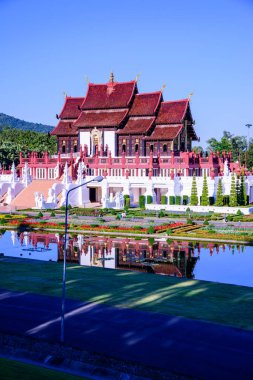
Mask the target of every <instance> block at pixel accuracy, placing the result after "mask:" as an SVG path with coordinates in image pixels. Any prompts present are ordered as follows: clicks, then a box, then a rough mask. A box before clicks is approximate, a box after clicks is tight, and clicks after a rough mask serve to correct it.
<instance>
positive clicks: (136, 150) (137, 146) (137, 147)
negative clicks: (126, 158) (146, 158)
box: [135, 144, 139, 152]
mask: <svg viewBox="0 0 253 380" xmlns="http://www.w3.org/2000/svg"><path fill="white" fill-rule="evenodd" d="M138 150H139V144H135V152H138Z"/></svg>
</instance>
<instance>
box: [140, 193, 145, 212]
mask: <svg viewBox="0 0 253 380" xmlns="http://www.w3.org/2000/svg"><path fill="white" fill-rule="evenodd" d="M139 207H140V209H142V210H144V209H145V195H140V196H139Z"/></svg>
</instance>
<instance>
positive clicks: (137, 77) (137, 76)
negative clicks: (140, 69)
mask: <svg viewBox="0 0 253 380" xmlns="http://www.w3.org/2000/svg"><path fill="white" fill-rule="evenodd" d="M140 76H141V74H140V73H139V74H137V75H136V78H135V80H136V82H138V80H139V79H140Z"/></svg>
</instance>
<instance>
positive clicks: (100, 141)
mask: <svg viewBox="0 0 253 380" xmlns="http://www.w3.org/2000/svg"><path fill="white" fill-rule="evenodd" d="M57 118H58V119H59V123H58V124H57V126H56V127H55V129H54V130H53V132H52V134H53V135H56V136H57V141H58V151H59V152H60V153H76V152H77V151H79V150H80V149H82V150H83V151H85V154H86V155H88V156H94V155H95V154H96V152H99V153H100V154H101V155H104V156H107V155H108V154H109V152H110V154H111V156H112V157H117V156H122V155H123V154H124V155H125V156H128V157H131V156H136V153H138V155H139V156H149V155H150V153H151V152H152V154H153V155H154V156H157V155H169V154H171V152H179V151H181V152H186V151H188V152H190V151H191V148H192V141H196V140H197V136H196V133H195V130H194V127H193V124H194V121H193V119H192V115H191V110H190V102H189V98H188V99H183V100H177V101H169V102H166V101H164V99H163V94H162V91H156V92H151V93H139V92H138V87H137V81H136V80H133V81H130V82H122V83H120V82H115V81H114V77H113V74H111V76H110V81H109V82H108V83H105V84H93V83H89V85H88V90H87V93H86V96H85V97H84V98H72V97H66V99H65V103H64V106H63V109H62V111H61V113H60V114H59V116H58V115H57Z"/></svg>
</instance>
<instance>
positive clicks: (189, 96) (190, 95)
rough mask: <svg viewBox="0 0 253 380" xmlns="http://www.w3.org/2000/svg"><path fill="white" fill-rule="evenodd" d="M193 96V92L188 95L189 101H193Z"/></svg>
mask: <svg viewBox="0 0 253 380" xmlns="http://www.w3.org/2000/svg"><path fill="white" fill-rule="evenodd" d="M192 95H193V92H190V93H189V95H188V100H191V97H192Z"/></svg>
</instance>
